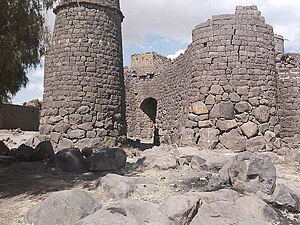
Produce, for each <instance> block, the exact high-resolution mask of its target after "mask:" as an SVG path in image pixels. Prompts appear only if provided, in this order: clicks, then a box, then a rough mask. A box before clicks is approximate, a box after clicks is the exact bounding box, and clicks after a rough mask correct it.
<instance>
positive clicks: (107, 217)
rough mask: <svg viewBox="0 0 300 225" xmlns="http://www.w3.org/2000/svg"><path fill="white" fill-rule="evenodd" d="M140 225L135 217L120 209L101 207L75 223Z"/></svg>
mask: <svg viewBox="0 0 300 225" xmlns="http://www.w3.org/2000/svg"><path fill="white" fill-rule="evenodd" d="M100 224H101V225H140V224H141V223H139V221H137V220H136V219H135V218H134V217H131V216H127V215H126V213H125V212H123V211H120V210H119V209H114V208H110V209H108V210H104V209H100V210H98V211H97V212H95V213H93V214H92V215H89V216H87V217H85V218H83V219H81V220H79V221H78V222H77V223H76V224H75V225H100Z"/></svg>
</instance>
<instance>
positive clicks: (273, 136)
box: [264, 130, 276, 143]
mask: <svg viewBox="0 0 300 225" xmlns="http://www.w3.org/2000/svg"><path fill="white" fill-rule="evenodd" d="M264 137H265V140H266V142H267V143H269V142H274V141H275V139H276V134H275V133H274V132H272V131H269V130H268V131H266V132H265V135H264Z"/></svg>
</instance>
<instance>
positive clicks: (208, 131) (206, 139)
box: [198, 128, 220, 149]
mask: <svg viewBox="0 0 300 225" xmlns="http://www.w3.org/2000/svg"><path fill="white" fill-rule="evenodd" d="M219 134H220V131H219V130H218V129H215V128H202V129H200V131H199V135H200V137H199V139H198V145H199V147H200V148H201V149H214V148H215V147H216V145H217V143H218V141H219Z"/></svg>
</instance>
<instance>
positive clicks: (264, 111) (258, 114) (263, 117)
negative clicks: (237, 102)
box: [252, 105, 270, 123]
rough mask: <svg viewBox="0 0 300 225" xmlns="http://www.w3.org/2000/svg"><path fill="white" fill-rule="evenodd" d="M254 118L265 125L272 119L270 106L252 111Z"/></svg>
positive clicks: (262, 106)
mask: <svg viewBox="0 0 300 225" xmlns="http://www.w3.org/2000/svg"><path fill="white" fill-rule="evenodd" d="M252 114H253V116H254V117H255V118H256V119H257V121H259V122H260V123H265V122H268V121H269V118H270V109H269V107H268V106H264V105H261V106H259V107H258V108H256V109H254V110H253V111H252Z"/></svg>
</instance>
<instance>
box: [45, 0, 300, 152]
mask: <svg viewBox="0 0 300 225" xmlns="http://www.w3.org/2000/svg"><path fill="white" fill-rule="evenodd" d="M55 13H56V14H57V17H56V22H55V29H54V35H53V40H52V46H51V49H50V50H49V51H48V53H47V57H46V67H45V92H44V104H43V110H42V115H41V125H40V133H41V134H42V135H43V136H45V138H50V139H51V140H52V142H53V143H54V146H55V147H56V148H57V149H60V148H62V147H70V146H77V147H80V148H83V147H87V146H97V145H99V146H111V145H115V144H116V142H117V141H118V140H119V141H120V140H122V139H123V138H122V137H124V136H125V135H127V137H129V138H138V139H155V138H156V141H157V140H158V139H159V141H160V143H168V144H171V143H177V144H179V145H196V146H198V147H200V148H201V149H214V148H227V149H231V150H233V151H237V152H239V151H244V150H247V151H266V150H267V151H272V150H274V149H276V148H280V147H281V144H282V140H283V141H285V142H286V143H288V144H295V145H297V144H299V136H300V131H299V129H298V127H299V125H300V111H299V103H300V100H299V99H300V94H299V88H300V83H299V81H300V79H299V77H300V66H299V62H300V54H296V53H288V54H285V53H284V39H283V37H282V36H279V35H276V34H274V32H273V28H272V26H270V25H269V24H266V23H265V18H264V17H263V16H262V15H261V13H260V11H258V9H257V7H256V6H238V7H236V10H235V14H226V15H217V16H212V18H210V19H208V20H207V21H206V22H204V23H201V24H199V25H198V26H196V27H195V28H194V30H193V31H192V43H191V44H190V45H189V46H188V48H187V49H186V51H185V53H184V54H181V55H180V56H179V57H178V58H176V59H175V60H170V59H168V58H166V57H164V56H161V55H159V54H157V53H155V52H149V53H144V54H135V55H133V56H132V57H131V67H130V68H125V72H124V74H125V76H123V68H122V66H123V62H122V37H121V22H122V20H123V15H122V13H121V11H120V7H119V1H117V0H109V1H104V0H65V1H62V3H61V4H60V5H58V6H57V7H56V9H55ZM125 95H126V98H125ZM125 107H126V115H125Z"/></svg>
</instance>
